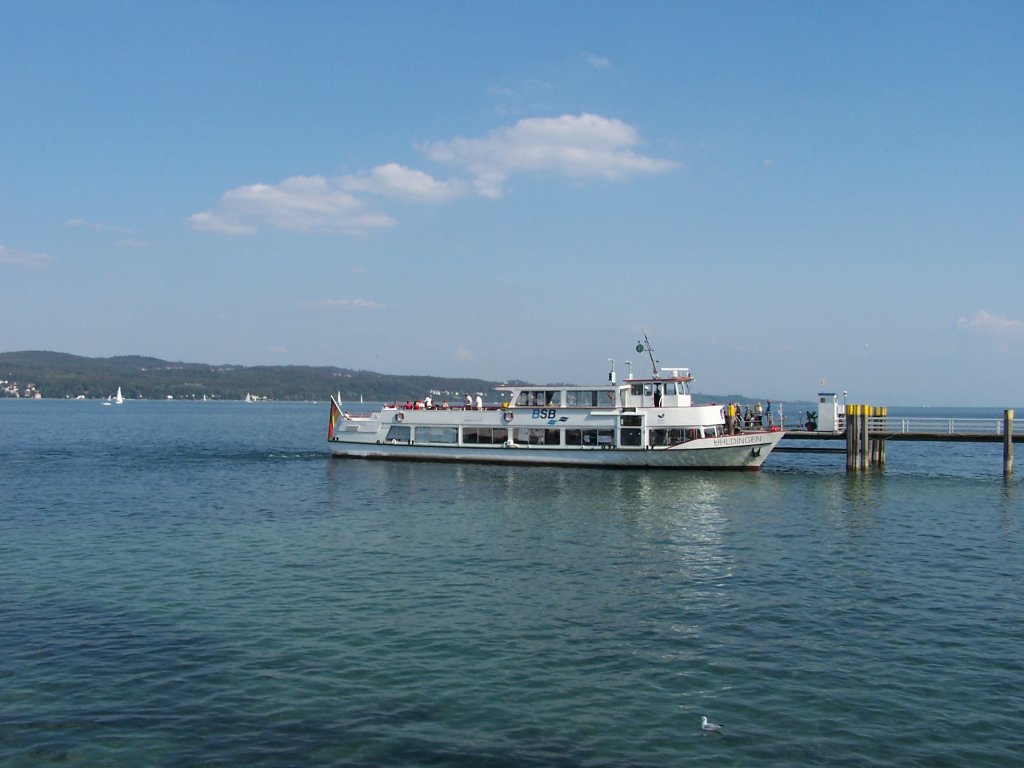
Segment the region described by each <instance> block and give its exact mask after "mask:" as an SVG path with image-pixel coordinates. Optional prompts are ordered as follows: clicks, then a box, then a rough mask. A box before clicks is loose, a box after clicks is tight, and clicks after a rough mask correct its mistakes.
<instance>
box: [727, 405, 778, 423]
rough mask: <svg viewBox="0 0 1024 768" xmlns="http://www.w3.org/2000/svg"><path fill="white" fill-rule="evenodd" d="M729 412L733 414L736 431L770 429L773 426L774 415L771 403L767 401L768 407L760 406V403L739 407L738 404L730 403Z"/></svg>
mask: <svg viewBox="0 0 1024 768" xmlns="http://www.w3.org/2000/svg"><path fill="white" fill-rule="evenodd" d="M729 412H730V413H731V414H735V418H736V422H735V424H734V426H735V428H737V429H771V428H772V427H773V426H775V415H774V414H773V413H772V401H771V400H769V401H768V407H767V408H764V407H762V406H761V403H760V401H758V402H756V403H754V407H753V408H751V407H750V406H749V405H743V406H741V405H740V404H739V403H731V404H730V406H729Z"/></svg>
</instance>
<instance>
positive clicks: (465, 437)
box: [462, 427, 508, 445]
mask: <svg viewBox="0 0 1024 768" xmlns="http://www.w3.org/2000/svg"><path fill="white" fill-rule="evenodd" d="M506 441H508V430H507V429H505V428H504V427H500V428H497V429H492V428H491V427H463V428H462V442H463V443H464V444H466V445H501V444H502V443H505V442H506Z"/></svg>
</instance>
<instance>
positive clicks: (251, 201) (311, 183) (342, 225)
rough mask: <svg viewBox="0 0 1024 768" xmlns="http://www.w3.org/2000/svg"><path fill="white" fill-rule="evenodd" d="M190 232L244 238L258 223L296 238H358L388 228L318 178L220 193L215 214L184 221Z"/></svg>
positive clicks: (388, 222) (387, 222) (386, 220)
mask: <svg viewBox="0 0 1024 768" xmlns="http://www.w3.org/2000/svg"><path fill="white" fill-rule="evenodd" d="M188 221H189V224H191V225H192V226H193V227H194V228H196V229H201V230H205V231H209V232H221V233H223V234H228V235H248V234H253V233H254V232H256V231H258V229H259V225H260V224H262V223H267V224H270V225H271V226H274V227H277V228H279V229H287V230H295V231H300V232H311V231H319V232H341V233H344V234H362V233H365V232H368V231H370V230H373V229H382V228H386V227H390V226H392V225H394V223H395V222H394V219H392V218H391V217H390V216H387V215H385V214H382V213H375V212H373V211H370V210H369V209H368V208H367V206H366V204H365V203H364V202H363V201H362V200H360V199H359V198H357V197H354V196H353V195H350V194H349V193H348V192H346V191H344V190H342V189H340V188H338V187H337V186H336V185H335V184H333V183H332V182H330V181H328V180H327V179H325V178H323V177H322V176H293V177H292V178H290V179H285V180H284V181H282V182H280V183H279V184H273V185H269V184H249V185H247V186H244V187H237V188H235V189H230V190H228V191H227V192H225V193H224V195H223V196H222V197H221V199H220V203H219V205H218V207H217V210H215V211H203V212H200V213H196V214H193V215H192V216H190V217H189V219H188Z"/></svg>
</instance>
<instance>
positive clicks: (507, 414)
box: [501, 411, 515, 424]
mask: <svg viewBox="0 0 1024 768" xmlns="http://www.w3.org/2000/svg"><path fill="white" fill-rule="evenodd" d="M501 418H502V419H504V421H505V423H506V424H508V423H509V422H510V421H512V419H514V418H515V416H514V415H513V414H512V412H511V411H505V412H504V413H503V414H501Z"/></svg>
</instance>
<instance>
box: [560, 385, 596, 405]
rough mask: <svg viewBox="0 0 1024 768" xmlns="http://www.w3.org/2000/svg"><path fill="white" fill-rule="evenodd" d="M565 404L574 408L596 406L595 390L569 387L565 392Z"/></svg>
mask: <svg viewBox="0 0 1024 768" xmlns="http://www.w3.org/2000/svg"><path fill="white" fill-rule="evenodd" d="M565 404H566V405H567V406H570V407H576V408H595V407H597V390H594V389H575V390H573V389H570V390H568V391H567V392H566V393H565Z"/></svg>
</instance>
